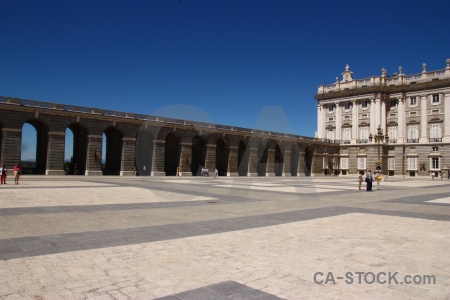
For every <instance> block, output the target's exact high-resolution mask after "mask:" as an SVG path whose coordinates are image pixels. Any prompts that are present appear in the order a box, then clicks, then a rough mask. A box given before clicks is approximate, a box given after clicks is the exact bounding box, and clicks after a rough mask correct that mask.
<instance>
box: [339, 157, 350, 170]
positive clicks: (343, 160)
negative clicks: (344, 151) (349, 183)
mask: <svg viewBox="0 0 450 300" xmlns="http://www.w3.org/2000/svg"><path fill="white" fill-rule="evenodd" d="M341 169H348V157H341Z"/></svg>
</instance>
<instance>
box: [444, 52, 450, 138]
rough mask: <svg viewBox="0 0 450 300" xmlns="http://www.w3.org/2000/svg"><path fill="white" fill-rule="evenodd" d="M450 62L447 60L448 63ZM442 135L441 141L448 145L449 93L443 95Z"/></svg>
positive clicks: (449, 131)
mask: <svg viewBox="0 0 450 300" xmlns="http://www.w3.org/2000/svg"><path fill="white" fill-rule="evenodd" d="M449 62H450V60H447V63H449ZM443 97H444V111H445V114H444V115H445V117H444V134H443V137H444V138H443V139H442V141H443V142H445V143H450V93H447V94H444V96H443Z"/></svg>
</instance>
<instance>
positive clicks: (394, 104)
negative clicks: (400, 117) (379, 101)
mask: <svg viewBox="0 0 450 300" xmlns="http://www.w3.org/2000/svg"><path fill="white" fill-rule="evenodd" d="M397 104H398V100H397V99H396V100H391V108H395V107H397Z"/></svg>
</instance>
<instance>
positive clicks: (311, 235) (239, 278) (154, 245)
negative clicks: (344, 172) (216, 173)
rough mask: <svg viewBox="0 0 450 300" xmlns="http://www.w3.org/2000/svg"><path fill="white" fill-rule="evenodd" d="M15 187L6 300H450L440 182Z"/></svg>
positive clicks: (1, 291) (122, 181) (149, 181)
mask: <svg viewBox="0 0 450 300" xmlns="http://www.w3.org/2000/svg"><path fill="white" fill-rule="evenodd" d="M11 181H12V179H11V180H8V184H7V185H6V186H5V185H2V186H0V298H1V299H194V300H201V299H235V300H237V299H449V298H450V288H449V287H450V274H449V272H448V270H450V256H449V255H448V253H449V249H450V193H449V192H450V181H448V180H438V179H435V180H434V181H432V180H430V179H428V178H422V179H421V178H418V179H417V178H414V179H410V178H389V179H388V180H387V181H385V182H382V184H381V187H380V189H377V187H376V185H375V186H374V191H373V192H366V191H364V190H362V191H359V190H358V188H357V182H356V178H350V177H347V178H337V177H315V178H309V177H300V178H298V177H283V178H282V177H276V178H275V177H264V178H261V177H258V178H249V177H244V178H243V177H239V178H221V177H219V178H217V179H213V178H212V177H156V178H155V177H134V178H126V177H83V176H66V177H56V176H55V177H49V176H45V177H44V176H23V177H22V178H21V182H20V185H14V184H11V183H12V182H11ZM361 272H364V273H361Z"/></svg>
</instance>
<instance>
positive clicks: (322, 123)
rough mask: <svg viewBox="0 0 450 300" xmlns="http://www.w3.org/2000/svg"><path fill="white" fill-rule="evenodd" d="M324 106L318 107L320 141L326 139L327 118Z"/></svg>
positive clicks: (318, 135)
mask: <svg viewBox="0 0 450 300" xmlns="http://www.w3.org/2000/svg"><path fill="white" fill-rule="evenodd" d="M324 111H325V109H324V107H323V104H320V103H319V104H318V105H317V137H318V138H319V139H324V138H325V117H324Z"/></svg>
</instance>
